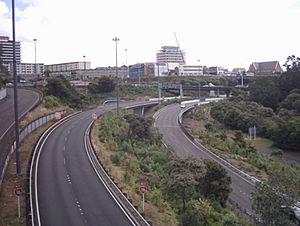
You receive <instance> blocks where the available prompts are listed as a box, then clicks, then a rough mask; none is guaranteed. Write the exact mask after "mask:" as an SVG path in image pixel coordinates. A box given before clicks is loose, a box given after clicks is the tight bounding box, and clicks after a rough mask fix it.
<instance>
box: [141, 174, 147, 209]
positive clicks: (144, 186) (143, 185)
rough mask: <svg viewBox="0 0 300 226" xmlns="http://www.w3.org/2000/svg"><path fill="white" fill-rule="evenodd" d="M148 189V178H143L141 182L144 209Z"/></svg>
mask: <svg viewBox="0 0 300 226" xmlns="http://www.w3.org/2000/svg"><path fill="white" fill-rule="evenodd" d="M147 189H148V182H147V181H146V180H141V182H140V192H141V193H142V210H143V212H144V210H145V192H146V191H147Z"/></svg>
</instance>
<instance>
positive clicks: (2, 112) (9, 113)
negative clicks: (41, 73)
mask: <svg viewBox="0 0 300 226" xmlns="http://www.w3.org/2000/svg"><path fill="white" fill-rule="evenodd" d="M39 98H40V95H39V93H37V92H35V91H32V90H26V89H18V104H19V105H18V106H19V116H20V117H22V116H23V115H24V114H26V113H27V112H28V111H29V110H30V109H31V108H32V107H33V106H34V105H35V104H37V102H38V101H39ZM14 116H15V115H14V95H13V89H7V97H6V99H4V100H2V101H1V102H0V125H1V126H0V137H1V138H2V135H3V134H4V133H5V132H6V130H7V129H8V128H9V127H10V126H12V125H13V124H14V121H15V118H14ZM0 140H1V139H0Z"/></svg>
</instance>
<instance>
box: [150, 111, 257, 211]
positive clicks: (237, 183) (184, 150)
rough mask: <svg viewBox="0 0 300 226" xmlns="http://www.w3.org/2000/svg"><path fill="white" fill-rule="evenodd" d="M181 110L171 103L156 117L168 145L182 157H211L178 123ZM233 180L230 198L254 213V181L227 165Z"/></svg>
mask: <svg viewBox="0 0 300 226" xmlns="http://www.w3.org/2000/svg"><path fill="white" fill-rule="evenodd" d="M180 111H181V108H180V106H179V105H170V106H167V107H164V108H162V110H161V111H160V112H159V113H158V115H157V116H156V119H155V125H156V127H157V128H158V130H159V131H160V133H161V134H162V135H163V140H164V142H165V144H166V145H169V146H171V147H172V148H173V149H174V151H175V152H176V153H177V154H178V155H179V156H181V157H189V156H193V157H198V158H202V159H211V157H210V156H209V155H208V154H207V153H206V152H205V151H203V150H201V148H199V147H198V146H197V145H195V144H194V143H193V142H192V141H190V139H188V138H187V137H186V135H185V134H184V133H183V131H182V130H181V128H180V127H179V124H178V120H177V118H178V115H179V113H180ZM225 169H226V170H227V172H228V174H229V175H230V177H231V180H232V184H231V187H232V192H231V194H230V198H231V199H232V200H233V201H234V202H236V203H238V205H239V206H240V208H242V209H243V210H245V211H247V212H248V213H249V214H252V213H253V212H252V208H251V200H250V195H251V191H253V189H254V183H253V182H251V181H249V180H247V179H246V178H244V177H242V176H240V175H238V174H237V173H236V172H234V171H232V170H230V169H229V168H228V167H225Z"/></svg>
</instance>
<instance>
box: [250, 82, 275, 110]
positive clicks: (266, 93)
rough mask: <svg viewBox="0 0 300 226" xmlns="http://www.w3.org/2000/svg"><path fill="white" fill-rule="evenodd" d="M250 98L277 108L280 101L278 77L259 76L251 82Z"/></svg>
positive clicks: (266, 105)
mask: <svg viewBox="0 0 300 226" xmlns="http://www.w3.org/2000/svg"><path fill="white" fill-rule="evenodd" d="M249 92H250V100H252V101H255V102H257V103H260V104H262V105H263V106H265V107H270V108H272V109H276V108H277V106H278V103H279V102H280V89H279V85H278V78H277V77H274V76H269V77H265V76H263V77H257V78H255V79H253V80H252V81H251V83H250V84H249Z"/></svg>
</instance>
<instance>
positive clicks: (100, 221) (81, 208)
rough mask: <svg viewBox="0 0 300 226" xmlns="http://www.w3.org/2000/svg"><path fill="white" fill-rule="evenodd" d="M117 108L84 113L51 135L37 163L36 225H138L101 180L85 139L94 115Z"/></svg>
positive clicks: (103, 108)
mask: <svg viewBox="0 0 300 226" xmlns="http://www.w3.org/2000/svg"><path fill="white" fill-rule="evenodd" d="M122 105H124V104H123V103H122V104H121V106H122ZM127 105H128V104H127ZM114 108H115V106H114V105H109V106H101V107H98V108H96V109H93V110H89V111H86V112H81V113H79V114H77V115H75V116H73V117H71V118H70V119H68V120H66V121H65V122H64V123H62V124H61V125H60V126H58V127H57V128H56V129H55V130H54V131H53V132H52V133H50V134H49V136H48V137H47V139H46V140H45V143H44V144H43V146H42V147H41V149H40V150H41V151H40V154H39V157H38V160H37V164H35V165H37V166H35V168H36V170H35V171H36V176H34V177H35V178H34V179H33V180H34V181H35V182H34V183H35V184H36V188H35V189H33V190H35V194H36V195H35V196H34V201H33V203H37V204H36V207H34V208H36V210H33V217H34V218H35V219H33V221H34V222H35V223H36V224H34V225H43V226H47V225H49V226H53V225H72V226H84V225H89V226H93V225H95V226H96V225H97V226H101V225H103V226H118V225H122V226H126V225H135V224H134V223H133V222H132V220H130V219H129V217H127V215H126V214H125V213H124V211H123V210H122V209H121V208H120V207H119V205H118V204H117V203H116V202H115V200H114V199H113V198H112V196H111V195H110V194H109V192H108V191H107V189H106V188H105V186H104V185H103V183H102V182H101V181H100V180H99V177H98V175H97V174H96V172H95V170H94V168H93V166H92V164H91V162H90V160H89V156H88V154H87V150H86V146H85V141H84V140H85V136H86V130H87V128H88V127H89V124H90V123H91V121H92V114H93V113H95V114H97V115H100V114H102V113H104V112H107V111H110V110H112V109H114ZM113 113H115V111H113ZM31 186H32V185H31ZM31 195H32V196H33V194H31ZM36 212H38V213H37V214H35V213H36Z"/></svg>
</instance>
